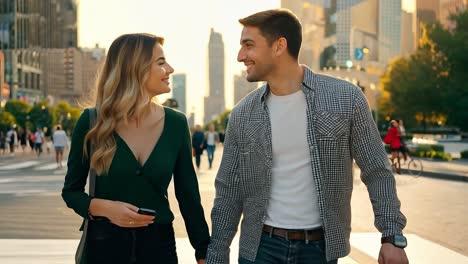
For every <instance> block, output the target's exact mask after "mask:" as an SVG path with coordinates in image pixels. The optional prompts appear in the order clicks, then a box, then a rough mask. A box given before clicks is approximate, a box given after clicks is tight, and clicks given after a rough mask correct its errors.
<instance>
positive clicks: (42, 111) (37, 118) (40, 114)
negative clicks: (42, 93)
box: [29, 99, 53, 134]
mask: <svg viewBox="0 0 468 264" xmlns="http://www.w3.org/2000/svg"><path fill="white" fill-rule="evenodd" d="M29 117H30V120H31V123H32V124H31V125H32V126H31V129H32V130H33V131H34V130H36V128H37V127H40V128H44V127H47V131H48V132H47V133H46V134H48V133H49V131H50V129H51V128H52V124H53V122H52V121H53V117H52V109H51V108H50V106H49V105H48V104H47V100H46V99H45V100H42V101H40V102H39V103H37V104H36V105H34V106H33V107H32V108H31V111H29Z"/></svg>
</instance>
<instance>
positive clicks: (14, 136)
mask: <svg viewBox="0 0 468 264" xmlns="http://www.w3.org/2000/svg"><path fill="white" fill-rule="evenodd" d="M6 142H7V143H8V146H9V147H10V156H14V155H15V146H17V145H18V133H17V132H16V127H11V128H10V130H9V131H8V132H7V134H6Z"/></svg>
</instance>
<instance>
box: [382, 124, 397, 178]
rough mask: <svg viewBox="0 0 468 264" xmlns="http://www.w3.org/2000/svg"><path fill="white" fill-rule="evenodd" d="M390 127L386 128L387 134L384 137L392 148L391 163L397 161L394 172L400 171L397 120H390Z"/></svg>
mask: <svg viewBox="0 0 468 264" xmlns="http://www.w3.org/2000/svg"><path fill="white" fill-rule="evenodd" d="M390 124H391V127H390V128H389V129H388V132H387V135H386V136H385V138H384V142H385V143H386V144H390V149H391V150H392V163H393V164H394V163H395V162H397V167H396V172H397V173H400V160H399V159H398V152H400V151H401V139H400V132H399V130H398V122H397V121H395V120H392V121H390Z"/></svg>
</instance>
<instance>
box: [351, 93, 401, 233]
mask: <svg viewBox="0 0 468 264" xmlns="http://www.w3.org/2000/svg"><path fill="white" fill-rule="evenodd" d="M352 122H353V123H352V131H351V146H352V154H353V157H354V159H355V160H356V163H357V164H358V166H359V168H360V169H361V180H362V181H363V182H364V184H365V185H366V186H367V190H368V192H369V196H370V200H371V202H372V207H373V210H374V215H375V222H374V224H375V227H376V228H377V229H378V230H379V231H380V232H381V233H382V236H383V237H386V236H391V235H395V234H402V230H403V228H404V227H405V225H406V218H405V216H404V215H403V214H402V213H401V211H400V200H398V197H397V192H396V184H395V177H394V175H393V173H392V171H391V168H390V164H389V162H388V158H387V154H386V152H385V149H384V146H383V143H382V140H381V138H380V134H379V132H378V129H377V127H376V125H375V123H374V121H373V119H372V115H371V112H370V110H369V105H368V103H367V100H366V99H365V97H364V94H363V93H362V92H361V91H359V90H358V89H355V91H354V105H353V121H352Z"/></svg>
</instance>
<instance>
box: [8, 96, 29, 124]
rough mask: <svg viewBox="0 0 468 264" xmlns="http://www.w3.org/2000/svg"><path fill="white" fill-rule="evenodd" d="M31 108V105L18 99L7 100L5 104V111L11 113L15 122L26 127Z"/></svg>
mask: <svg viewBox="0 0 468 264" xmlns="http://www.w3.org/2000/svg"><path fill="white" fill-rule="evenodd" d="M30 110H31V106H30V105H29V104H28V103H26V102H23V101H20V100H9V101H7V103H6V104H5V111H7V112H8V113H10V114H12V115H13V116H14V117H15V119H16V122H17V125H18V126H20V127H22V128H26V121H27V117H28V114H29V111H30Z"/></svg>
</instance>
